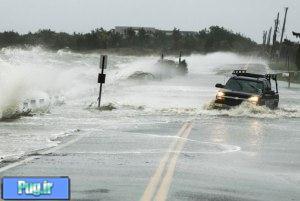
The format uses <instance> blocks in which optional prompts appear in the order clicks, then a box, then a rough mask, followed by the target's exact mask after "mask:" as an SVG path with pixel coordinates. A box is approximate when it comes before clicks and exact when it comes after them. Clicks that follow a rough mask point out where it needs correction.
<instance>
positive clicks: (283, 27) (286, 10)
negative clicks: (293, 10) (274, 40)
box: [280, 7, 289, 44]
mask: <svg viewBox="0 0 300 201" xmlns="http://www.w3.org/2000/svg"><path fill="white" fill-rule="evenodd" d="M288 9H289V8H288V7H285V14H284V20H283V25H282V31H281V38H280V44H282V40H283V34H284V31H285V24H286V16H287V12H288Z"/></svg>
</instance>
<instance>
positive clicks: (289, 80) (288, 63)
mask: <svg viewBox="0 0 300 201" xmlns="http://www.w3.org/2000/svg"><path fill="white" fill-rule="evenodd" d="M286 59H287V61H286V62H287V69H288V74H289V76H288V83H289V84H288V87H289V88H290V87H291V72H290V55H289V53H288V54H287V58H286Z"/></svg>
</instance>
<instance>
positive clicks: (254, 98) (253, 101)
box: [248, 96, 259, 103]
mask: <svg viewBox="0 0 300 201" xmlns="http://www.w3.org/2000/svg"><path fill="white" fill-rule="evenodd" d="M248 101H250V102H252V103H257V102H258V101H259V97H258V96H252V97H250V98H248Z"/></svg>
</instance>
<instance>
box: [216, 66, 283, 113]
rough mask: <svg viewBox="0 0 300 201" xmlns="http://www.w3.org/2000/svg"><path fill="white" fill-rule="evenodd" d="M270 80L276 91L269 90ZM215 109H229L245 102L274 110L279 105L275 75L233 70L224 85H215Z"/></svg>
mask: <svg viewBox="0 0 300 201" xmlns="http://www.w3.org/2000/svg"><path fill="white" fill-rule="evenodd" d="M271 80H273V81H275V85H276V91H274V90H272V88H271ZM216 87H217V88H220V90H219V91H218V92H217V95H216V100H215V104H214V105H215V107H216V108H231V107H234V106H237V105H240V104H241V103H242V102H244V101H247V102H250V103H252V104H255V105H265V106H267V107H269V108H271V109H276V108H277V107H278V103H279V94H278V84H277V75H276V74H265V75H260V74H252V73H247V71H246V70H235V71H233V73H232V76H231V78H230V79H229V80H228V81H227V83H226V84H225V85H222V84H216Z"/></svg>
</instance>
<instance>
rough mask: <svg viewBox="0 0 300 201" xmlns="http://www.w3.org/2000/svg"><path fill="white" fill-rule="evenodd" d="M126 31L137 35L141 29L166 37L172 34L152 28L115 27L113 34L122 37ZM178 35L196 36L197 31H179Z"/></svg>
mask: <svg viewBox="0 0 300 201" xmlns="http://www.w3.org/2000/svg"><path fill="white" fill-rule="evenodd" d="M128 29H132V30H133V31H134V32H135V33H136V34H138V33H139V31H140V30H141V29H144V30H145V31H146V32H148V33H151V34H153V33H155V32H156V31H162V32H163V33H165V34H166V35H167V36H171V35H172V34H173V30H159V29H156V28H154V27H131V26H116V27H115V29H114V31H115V33H118V34H121V35H123V36H124V35H125V34H126V30H128ZM180 33H181V34H182V35H183V36H187V35H196V34H197V33H198V32H197V31H180Z"/></svg>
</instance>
